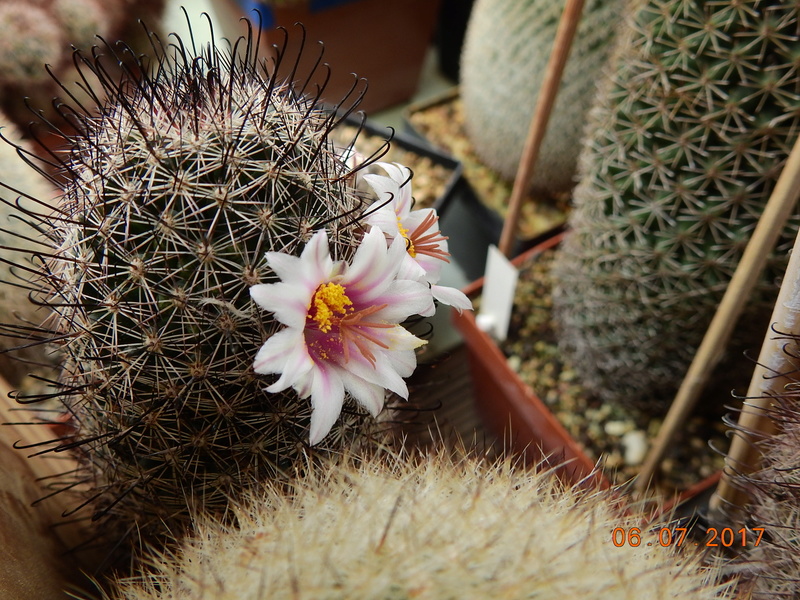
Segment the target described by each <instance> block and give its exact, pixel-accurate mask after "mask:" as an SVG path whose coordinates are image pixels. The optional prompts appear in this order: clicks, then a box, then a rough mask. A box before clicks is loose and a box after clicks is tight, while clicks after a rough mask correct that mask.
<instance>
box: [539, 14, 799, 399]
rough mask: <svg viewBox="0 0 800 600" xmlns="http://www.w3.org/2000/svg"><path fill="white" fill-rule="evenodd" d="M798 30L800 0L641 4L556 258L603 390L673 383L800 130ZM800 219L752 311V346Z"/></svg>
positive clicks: (580, 349)
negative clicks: (799, 0) (790, 0)
mask: <svg viewBox="0 0 800 600" xmlns="http://www.w3.org/2000/svg"><path fill="white" fill-rule="evenodd" d="M797 28H798V8H797V6H795V5H793V4H786V3H771V2H764V1H761V0H752V1H748V2H745V3H739V4H727V3H711V2H694V1H693V2H680V1H675V0H648V1H639V2H637V3H634V5H633V10H632V14H631V16H630V19H629V23H628V25H627V29H626V30H625V33H624V34H621V35H622V40H621V41H620V45H619V47H618V48H617V50H616V52H615V55H614V58H613V60H612V62H611V65H612V74H611V80H610V81H609V82H607V84H606V88H605V90H604V93H603V94H601V96H600V98H599V100H598V102H597V104H596V105H595V107H594V108H593V110H592V116H591V125H590V129H589V132H590V133H589V134H588V136H587V140H586V142H585V145H584V148H583V153H582V157H581V163H582V165H581V176H580V184H579V185H578V187H577V188H576V189H575V193H574V203H575V207H574V210H573V213H572V215H571V218H570V226H571V232H570V233H569V234H568V235H567V237H566V239H565V241H564V243H563V244H562V246H561V248H560V250H559V252H558V258H557V259H556V265H555V266H554V274H555V279H556V281H557V285H556V290H555V293H554V311H555V315H556V319H557V322H558V326H559V336H560V340H561V349H562V351H563V352H564V353H565V355H567V356H569V357H570V359H571V361H572V363H573V364H575V365H576V366H577V367H579V368H580V370H581V372H580V376H581V377H582V378H583V380H584V382H585V384H586V385H587V387H589V388H590V389H592V390H594V391H596V392H597V393H598V394H599V395H600V396H601V397H603V398H606V399H612V400H618V401H619V402H621V403H622V402H625V403H629V404H631V403H632V404H638V405H640V406H647V407H649V408H650V409H651V410H652V409H653V408H655V409H657V410H658V409H660V408H664V406H665V402H666V401H667V400H669V399H670V398H671V397H672V395H673V394H674V392H675V390H676V389H677V387H678V384H679V383H680V379H681V378H682V376H683V374H684V373H685V371H686V369H687V368H688V366H689V364H690V362H691V359H692V356H693V354H694V352H695V349H696V348H697V347H698V346H699V344H700V341H701V340H702V336H703V334H704V332H705V330H706V328H707V327H708V324H709V323H710V321H711V318H712V316H713V313H714V311H715V310H716V306H717V305H718V303H719V301H720V300H721V298H722V295H723V294H724V292H725V289H726V287H727V285H728V282H729V281H730V279H731V277H732V275H733V272H734V270H735V268H736V266H737V263H738V261H739V259H740V257H741V255H742V253H743V251H744V248H745V246H746V244H747V242H748V240H749V237H750V235H751V233H752V231H753V229H754V227H755V225H756V222H757V221H758V218H759V216H760V215H761V213H762V211H763V209H764V206H765V204H766V202H767V200H768V198H769V196H770V194H771V192H772V190H773V188H774V185H775V182H776V180H777V178H778V176H779V175H780V172H781V169H782V167H783V165H784V163H785V161H786V159H787V157H788V154H789V151H790V149H791V147H792V144H793V143H794V141H795V139H796V137H797V134H798V130H800V113H798V110H797V107H798V105H800V86H799V85H798V80H799V78H800V64H799V63H798V61H797V60H796V52H795V48H796V47H797V45H798V44H800V35H798V32H797ZM797 224H798V218H797V215H796V214H795V215H794V216H793V217H792V220H791V224H790V225H791V227H790V230H788V231H787V232H785V234H784V237H783V238H782V239H781V242H780V243H779V247H778V249H777V251H776V252H775V254H774V256H773V257H772V258H771V259H770V265H769V267H768V270H767V273H766V274H765V276H764V277H763V278H762V279H761V283H760V284H759V286H757V288H756V291H755V293H754V296H753V298H752V299H751V303H750V308H749V309H748V310H749V311H750V312H749V313H748V314H749V316H748V317H747V318H744V319H741V320H740V323H742V324H743V325H745V326H747V324H748V323H750V324H752V330H751V331H750V330H747V331H746V330H744V329H742V328H740V329H739V330H737V333H736V335H735V336H734V340H739V341H738V342H737V343H740V344H741V346H742V347H743V348H747V347H751V348H752V347H757V346H758V344H759V340H760V338H761V336H762V332H763V326H762V321H761V319H759V318H758V317H759V316H762V315H763V319H764V323H766V319H767V318H768V316H769V311H770V310H771V306H772V303H774V298H775V295H776V294H777V289H775V287H774V281H775V278H776V277H777V276H778V275H779V274H780V272H781V271H782V268H785V264H786V260H785V255H786V250H787V249H788V248H789V247H790V244H791V241H792V240H793V238H794V233H793V231H796V228H797ZM792 230H793V231H792ZM781 257H783V258H781ZM750 336H752V337H750ZM742 383H744V384H745V385H746V382H742ZM729 390H730V387H728V389H726V390H725V393H728V392H729Z"/></svg>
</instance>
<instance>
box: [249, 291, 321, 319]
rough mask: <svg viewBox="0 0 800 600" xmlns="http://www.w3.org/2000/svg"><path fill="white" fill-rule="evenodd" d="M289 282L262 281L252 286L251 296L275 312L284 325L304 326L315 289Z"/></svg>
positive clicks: (262, 306) (264, 307)
mask: <svg viewBox="0 0 800 600" xmlns="http://www.w3.org/2000/svg"><path fill="white" fill-rule="evenodd" d="M315 289H316V286H314V288H312V289H311V290H308V289H307V288H306V286H299V285H291V284H288V283H260V284H258V285H254V286H252V287H251V288H250V297H251V298H252V299H253V300H254V301H255V302H256V304H258V305H259V306H260V307H261V308H263V309H264V310H268V311H270V312H272V313H274V314H275V318H276V319H278V321H280V322H281V323H283V324H284V325H288V326H289V327H300V328H302V327H303V326H304V325H305V322H306V315H308V305H309V304H310V303H311V298H312V297H313V296H314V290H315Z"/></svg>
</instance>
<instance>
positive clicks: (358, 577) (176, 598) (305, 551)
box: [114, 455, 730, 600]
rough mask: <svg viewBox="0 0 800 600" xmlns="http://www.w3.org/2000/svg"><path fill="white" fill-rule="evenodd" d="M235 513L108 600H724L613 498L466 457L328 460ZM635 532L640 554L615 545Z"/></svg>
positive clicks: (686, 556)
mask: <svg viewBox="0 0 800 600" xmlns="http://www.w3.org/2000/svg"><path fill="white" fill-rule="evenodd" d="M236 512H237V517H238V518H237V521H238V523H239V526H238V527H230V526H225V525H223V524H220V523H219V522H215V521H212V520H204V522H203V523H202V524H201V525H200V527H199V528H198V532H197V535H196V536H195V537H193V538H192V539H190V540H187V541H186V543H185V544H184V546H183V548H182V550H181V551H180V553H178V554H177V556H176V554H161V555H157V556H155V557H153V558H152V559H151V561H152V564H153V566H154V568H153V570H152V571H151V572H150V573H147V574H145V575H143V576H141V577H138V578H136V577H134V578H131V579H128V580H127V581H123V582H121V585H119V589H118V591H117V593H116V594H115V595H114V597H115V598H117V599H121V598H124V599H125V600H155V599H156V598H159V599H162V600H184V599H185V600H189V599H191V600H234V599H235V600H259V599H262V598H298V599H303V600H305V599H311V598H348V599H353V600H360V599H373V598H419V599H432V600H433V599H435V600H439V599H441V598H507V599H516V598H537V599H538V600H550V599H554V600H555V599H560V598H581V599H584V600H602V599H608V600H628V599H630V600H633V599H636V600H656V599H667V598H684V599H687V600H689V599H691V600H700V599H708V600H711V599H712V598H720V599H721V598H726V597H729V594H728V591H730V590H729V589H728V588H727V586H725V585H722V584H720V582H719V581H720V578H719V575H720V572H719V570H717V569H704V568H703V567H702V566H701V564H700V557H699V556H698V554H697V551H696V550H697V549H696V548H695V547H694V545H693V544H690V543H689V542H688V541H687V542H685V545H684V546H683V547H682V548H675V547H662V546H661V545H660V544H659V543H658V542H655V543H654V540H656V539H657V537H656V536H657V535H658V532H659V531H660V526H657V527H655V529H654V530H653V531H650V530H649V529H648V528H647V527H643V526H642V521H641V515H638V516H637V515H633V514H628V515H627V516H622V515H623V513H622V507H621V506H620V501H619V498H618V497H617V498H616V499H615V498H614V496H613V495H611V494H609V493H604V492H587V491H586V490H583V491H582V490H580V489H565V488H564V487H563V486H562V485H560V484H559V483H558V481H557V480H556V478H555V477H554V476H552V474H546V473H537V472H526V471H525V470H523V469H519V470H518V469H515V468H513V467H512V466H510V465H509V464H498V465H493V466H489V465H487V464H485V463H482V462H480V461H478V460H475V459H473V458H469V459H466V458H462V459H459V460H457V461H454V460H453V459H451V458H447V457H443V456H442V455H438V456H432V457H431V456H425V457H423V458H422V459H421V460H419V459H418V460H416V461H411V460H409V459H408V458H405V459H398V458H397V457H394V458H391V457H390V458H389V459H387V458H386V457H381V458H379V459H377V460H376V459H373V460H368V461H365V462H361V463H356V464H353V463H352V462H342V461H340V462H339V463H338V464H333V465H330V466H326V467H325V469H320V470H317V471H316V472H315V473H313V474H312V475H311V476H310V477H308V478H306V479H303V480H299V481H297V482H295V483H294V484H293V485H292V487H291V489H290V490H289V492H288V494H287V493H285V491H284V490H277V489H275V488H274V487H270V488H267V489H266V490H265V491H264V492H262V493H260V494H257V495H254V496H253V497H252V498H251V500H250V501H249V502H246V503H241V504H239V505H238V506H237V508H236ZM663 526H664V527H667V525H666V524H664V525H663ZM615 531H616V535H617V543H615V542H613V541H612V539H613V535H614V532H615ZM637 531H638V532H640V533H641V536H642V537H641V540H640V543H638V545H636V546H635V547H634V546H633V545H631V544H628V542H627V541H623V543H621V544H620V542H619V540H621V539H623V538H625V540H627V535H628V533H629V532H633V533H634V534H636V532H637ZM662 535H664V534H663V533H662ZM620 536H622V537H620ZM632 539H634V543H636V539H635V538H632ZM726 590H727V591H726Z"/></svg>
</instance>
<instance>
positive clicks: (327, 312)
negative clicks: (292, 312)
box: [308, 282, 353, 333]
mask: <svg viewBox="0 0 800 600" xmlns="http://www.w3.org/2000/svg"><path fill="white" fill-rule="evenodd" d="M352 305H353V302H352V301H351V300H350V298H348V297H347V294H346V293H345V289H344V286H341V285H339V284H338V283H332V282H328V283H323V284H321V285H320V286H319V287H318V288H317V291H316V292H314V296H313V297H312V298H311V305H310V306H309V311H308V318H310V319H312V320H313V321H315V322H316V323H317V327H318V328H319V330H320V331H321V332H323V333H328V332H329V331H330V330H331V327H333V321H334V319H335V318H337V317H342V316H343V315H345V314H347V312H348V307H352ZM352 310H353V309H352V308H350V311H352Z"/></svg>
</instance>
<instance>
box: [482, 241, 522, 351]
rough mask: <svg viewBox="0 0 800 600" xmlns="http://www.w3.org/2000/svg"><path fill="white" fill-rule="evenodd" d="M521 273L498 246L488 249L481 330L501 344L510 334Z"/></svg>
mask: <svg viewBox="0 0 800 600" xmlns="http://www.w3.org/2000/svg"><path fill="white" fill-rule="evenodd" d="M518 277H519V271H518V270H517V268H516V267H515V266H514V265H512V264H511V261H509V260H508V259H507V258H506V257H505V255H504V254H503V253H502V252H500V251H499V250H498V249H497V247H495V246H489V252H488V255H487V258H486V273H485V276H484V280H483V294H482V296H481V309H480V312H479V313H478V316H477V319H476V322H477V324H478V327H479V328H480V329H481V330H483V331H485V332H487V333H488V334H489V335H491V336H492V337H493V338H495V339H496V340H498V341H501V342H502V341H503V340H505V339H506V336H507V335H508V324H509V322H510V321H511V309H512V307H513V304H514V292H515V291H516V289H517V279H518Z"/></svg>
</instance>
